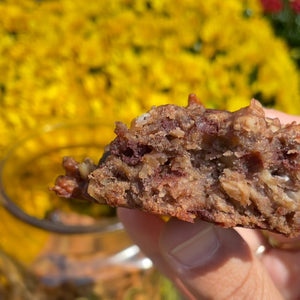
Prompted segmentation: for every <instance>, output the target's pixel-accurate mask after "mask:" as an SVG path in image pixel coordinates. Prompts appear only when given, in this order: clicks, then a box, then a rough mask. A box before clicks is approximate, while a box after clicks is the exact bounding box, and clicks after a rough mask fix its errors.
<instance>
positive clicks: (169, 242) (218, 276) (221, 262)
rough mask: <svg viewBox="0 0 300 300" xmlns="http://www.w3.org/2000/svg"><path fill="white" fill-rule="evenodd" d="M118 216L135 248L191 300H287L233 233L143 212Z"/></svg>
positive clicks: (124, 213)
mask: <svg viewBox="0 0 300 300" xmlns="http://www.w3.org/2000/svg"><path fill="white" fill-rule="evenodd" d="M119 216H120V219H121V221H123V223H124V226H125V228H126V230H127V231H128V232H129V234H130V235H131V237H132V238H133V240H134V241H135V243H137V244H138V245H139V246H140V248H141V249H142V250H143V251H144V253H145V254H146V255H147V256H149V257H150V258H151V259H152V260H153V262H154V263H155V266H156V267H157V268H158V269H159V270H160V271H161V272H163V273H164V274H166V275H167V276H169V277H170V278H171V279H172V280H173V281H175V283H176V284H177V285H178V287H179V288H180V289H181V291H182V293H183V294H185V295H186V296H187V299H216V300H218V299H222V300H223V299H274V300H276V299H282V298H281V295H280V294H279V292H278V290H277V289H276V288H275V287H274V285H273V282H272V280H271V279H270V278H269V277H268V275H267V272H266V271H265V269H264V268H263V266H262V265H261V264H260V261H259V260H258V259H256V258H255V257H254V255H253V254H252V252H251V250H250V249H249V247H248V245H247V243H246V242H245V241H244V240H243V239H242V238H241V236H240V235H239V234H238V233H237V232H236V231H235V230H233V229H222V228H218V227H215V226H213V225H211V224H208V223H206V222H198V223H195V224H191V223H187V222H182V221H179V220H177V219H171V220H170V221H169V222H168V223H165V222H163V221H162V220H161V219H159V218H158V217H155V216H152V215H149V214H145V213H141V212H138V211H129V210H120V211H119Z"/></svg>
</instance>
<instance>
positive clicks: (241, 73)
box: [0, 0, 300, 154]
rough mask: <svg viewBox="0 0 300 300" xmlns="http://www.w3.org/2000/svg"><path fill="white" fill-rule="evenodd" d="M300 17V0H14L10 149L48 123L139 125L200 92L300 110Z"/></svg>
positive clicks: (1, 12)
mask: <svg viewBox="0 0 300 300" xmlns="http://www.w3.org/2000/svg"><path fill="white" fill-rule="evenodd" d="M299 20H300V15H299V1H298V0H291V1H285V2H284V1H281V0H261V1H260V0H243V1H236V0H227V1H221V0H211V1H195V0H187V1H179V0H177V1H174V0H163V1H160V0H153V1H150V0H115V1H90V2H89V3H88V4H87V2H86V1H84V0H43V1H41V0H40V1H38V0H2V1H0V35H1V42H0V104H1V111H0V154H1V153H3V150H4V148H5V147H6V146H8V145H9V144H11V143H12V142H13V141H15V139H16V138H18V137H20V135H22V134H24V132H26V131H28V130H29V129H31V128H35V127H37V126H40V125H43V124H48V123H53V122H55V121H57V120H60V121H61V120H68V119H74V118H76V119H84V118H97V119H102V118H105V120H107V121H108V122H111V123H113V122H114V121H115V120H123V121H125V122H128V121H129V120H130V119H132V118H133V117H135V116H137V115H138V114H140V113H142V112H143V111H145V110H147V109H149V108H150V107H151V106H152V105H159V104H166V103H176V104H179V105H185V104H186V101H187V100H186V99H187V95H188V94H189V93H196V94H197V95H198V96H199V97H200V99H201V100H202V101H203V102H204V103H205V104H206V105H207V106H209V107H215V108H220V109H223V108H227V109H230V110H233V109H237V108H239V107H241V106H245V105H247V104H248V103H249V100H250V98H251V97H255V98H257V99H258V100H260V101H261V102H262V103H263V104H264V105H265V106H273V107H276V108H277V109H280V110H283V111H286V112H289V113H295V114H297V113H298V114H299V113H300V96H299V95H300V94H299V69H298V68H297V59H299V57H298V55H299V36H300V34H299V30H300V29H299V26H300V25H299V24H300V21H299ZM279 23H280V24H279ZM278 24H279V25H278ZM296 25H297V26H298V27H297V26H296ZM285 28H287V30H286V31H285ZM295 30H297V32H296V31H295ZM294 31H295V32H294ZM291 36H293V38H292V37H291ZM295 43H298V44H297V45H295ZM298 62H299V61H298ZM298 67H299V64H298Z"/></svg>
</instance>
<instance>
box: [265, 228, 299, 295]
mask: <svg viewBox="0 0 300 300" xmlns="http://www.w3.org/2000/svg"><path fill="white" fill-rule="evenodd" d="M268 236H269V238H270V237H271V238H272V239H275V240H276V242H277V243H280V244H279V245H278V246H279V247H283V249H280V248H271V249H269V250H268V251H267V252H266V253H265V254H264V255H263V256H262V257H261V261H262V263H263V264H264V265H265V266H266V269H267V270H268V272H269V273H270V276H271V278H272V279H273V281H274V283H275V285H276V286H277V288H278V289H279V290H280V291H281V293H282V294H283V295H284V298H285V299H289V300H290V299H293V300H294V299H300V286H299V276H300V249H299V245H300V237H297V238H286V237H283V236H282V235H279V234H274V233H268ZM272 243H274V241H272ZM284 248H286V249H290V250H284ZM292 249H294V250H292Z"/></svg>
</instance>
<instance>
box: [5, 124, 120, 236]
mask: <svg viewBox="0 0 300 300" xmlns="http://www.w3.org/2000/svg"><path fill="white" fill-rule="evenodd" d="M101 123H102V122H97V121H96V120H84V121H81V122H80V123H79V122H68V121H66V122H60V123H54V124H51V125H46V126H44V127H42V128H40V129H39V130H36V131H33V132H32V133H31V134H29V135H27V136H26V137H24V138H22V139H20V140H18V141H17V142H16V143H15V144H14V145H13V146H12V147H10V148H9V149H8V151H6V154H5V157H4V159H3V160H2V161H1V162H0V203H1V205H2V206H3V208H5V209H6V211H7V212H8V213H9V214H10V215H12V216H13V217H15V218H17V219H18V220H20V221H22V222H24V223H27V224H29V225H32V226H34V227H37V228H40V229H43V230H45V231H49V232H55V233H59V234H85V233H104V232H112V231H117V230H122V229H123V225H122V223H121V222H119V221H118V218H117V217H109V218H107V219H110V222H107V224H99V223H97V224H93V225H66V224H63V223H58V222H57V223H56V222H53V221H50V220H46V219H39V218H37V217H34V216H31V215H29V214H27V213H26V212H24V211H23V210H22V209H21V208H20V207H19V206H18V205H17V204H15V203H14V202H13V201H12V200H11V198H10V197H9V196H8V195H7V193H6V191H5V187H4V184H3V172H2V171H3V168H4V166H5V163H6V161H7V160H8V158H9V156H10V155H11V154H12V153H13V151H14V150H15V149H16V148H17V147H18V146H20V145H22V143H23V142H24V141H26V140H28V139H30V138H33V137H35V136H38V135H39V134H42V133H43V132H50V131H53V130H55V129H59V128H62V127H65V126H82V125H97V124H101ZM102 124H103V125H107V126H109V125H108V124H105V123H102Z"/></svg>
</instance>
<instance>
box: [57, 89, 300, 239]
mask: <svg viewBox="0 0 300 300" xmlns="http://www.w3.org/2000/svg"><path fill="white" fill-rule="evenodd" d="M115 133H116V135H117V137H116V138H115V139H114V140H113V141H112V142H111V144H110V145H108V146H107V148H106V152H105V154H104V157H103V158H102V159H101V160H100V162H99V164H98V165H94V164H93V163H92V162H91V161H90V160H88V159H87V160H85V161H84V162H82V163H77V162H76V161H75V160H73V159H72V158H70V157H67V158H64V167H65V169H66V175H64V176H59V177H58V178H57V180H56V184H55V187H54V188H52V189H53V190H54V191H55V192H57V194H58V195H60V196H62V197H66V198H72V197H73V198H74V197H75V198H87V199H89V200H92V201H95V202H98V203H106V204H108V205H111V206H114V207H128V208H138V209H141V210H143V211H147V212H150V213H154V214H158V215H164V216H172V217H177V218H179V219H181V220H184V221H189V222H194V221H195V220H197V219H202V220H205V221H209V222H213V223H215V224H218V225H220V226H223V227H234V226H242V227H247V228H260V229H266V230H270V231H273V232H278V233H282V234H284V235H286V236H290V237H292V236H296V235H297V234H298V233H299V232H300V125H297V124H296V123H292V124H287V125H282V124H280V122H279V120H278V119H270V118H266V117H265V114H264V110H263V108H262V106H261V104H260V103H259V102H258V101H256V100H252V101H251V104H250V106H249V107H245V108H242V109H240V110H238V111H235V112H228V111H219V110H212V109H205V107H204V106H203V105H201V104H200V103H199V101H198V100H197V98H196V96H195V95H190V96H189V103H188V106H187V107H180V106H176V105H163V106H158V107H153V108H152V109H151V110H150V111H148V112H147V113H145V114H143V115H141V116H140V117H138V118H136V119H135V120H133V121H132V124H131V126H130V128H127V127H126V125H124V124H123V123H121V122H117V123H116V129H115Z"/></svg>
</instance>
